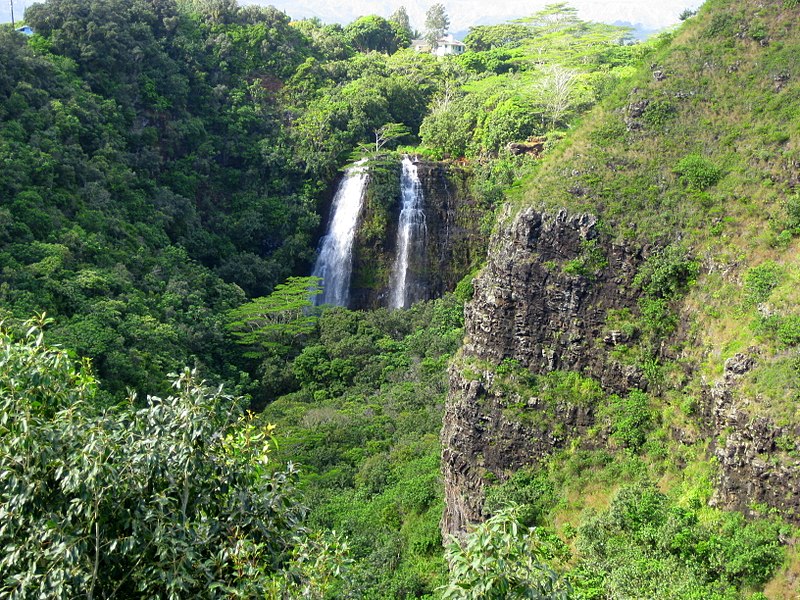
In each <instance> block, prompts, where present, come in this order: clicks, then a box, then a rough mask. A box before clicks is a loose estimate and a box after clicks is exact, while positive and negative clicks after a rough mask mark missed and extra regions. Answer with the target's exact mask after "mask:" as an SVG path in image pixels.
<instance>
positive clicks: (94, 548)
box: [0, 319, 345, 599]
mask: <svg viewBox="0 0 800 600" xmlns="http://www.w3.org/2000/svg"><path fill="white" fill-rule="evenodd" d="M43 321H44V320H43V319H42V320H40V322H39V323H35V322H31V323H29V324H28V326H29V329H28V331H27V333H26V334H25V335H23V336H17V335H15V334H13V333H12V332H11V331H10V330H8V329H6V328H0V523H1V524H2V525H0V546H2V547H3V548H4V553H3V555H2V556H0V572H2V573H3V579H2V580H0V598H32V597H47V598H76V597H79V596H81V597H82V596H84V595H85V596H86V597H87V598H90V599H91V598H95V597H98V598H99V597H111V596H114V597H117V598H140V597H143V596H147V597H160V598H187V597H198V598H203V597H220V596H226V597H232V598H235V597H247V598H250V597H265V596H266V597H277V596H280V595H282V594H283V593H286V590H289V589H292V590H295V592H298V593H305V592H309V590H307V589H305V588H308V587H309V585H311V583H310V581H309V577H310V576H311V575H313V581H314V582H315V583H316V584H319V585H323V584H324V585H327V584H328V583H330V582H331V581H332V580H333V579H334V577H335V575H336V574H337V573H338V572H339V571H340V570H341V567H343V566H344V564H345V559H344V556H343V554H344V547H343V546H342V544H340V543H339V541H338V540H337V539H335V537H334V538H333V539H320V538H314V537H309V536H308V535H307V532H306V531H305V530H304V529H303V528H302V527H301V520H302V518H303V517H304V514H305V508H304V507H303V506H301V505H300V504H299V503H298V500H297V497H296V494H295V491H294V488H293V482H294V480H295V477H296V474H295V470H294V468H293V467H292V466H291V465H289V466H288V467H287V468H277V467H275V466H273V465H271V464H270V462H269V453H270V449H271V442H270V440H271V431H272V428H271V427H266V428H258V427H256V426H255V425H254V424H253V422H252V421H251V420H250V419H249V417H248V416H245V415H244V414H243V412H242V410H241V407H240V403H239V401H238V400H237V399H234V398H232V397H230V396H227V395H225V394H224V393H223V392H222V390H221V389H209V388H207V387H205V385H204V384H203V382H198V381H197V380H196V379H195V375H194V373H193V372H191V371H189V370H188V369H187V370H185V371H184V372H183V373H181V374H180V375H177V376H175V378H174V382H173V388H174V390H175V392H174V395H171V396H169V397H167V398H163V399H162V398H156V397H150V398H148V402H147V407H146V408H143V409H138V410H137V409H134V408H132V404H133V403H132V402H131V406H122V407H116V408H112V409H108V410H106V411H104V412H97V411H96V410H95V409H93V408H92V406H91V402H92V395H93V393H94V391H95V389H96V382H95V380H94V379H93V377H92V375H91V373H90V371H89V366H88V363H84V364H83V365H81V367H80V368H78V367H76V366H75V364H74V363H73V362H72V361H71V360H70V359H69V358H68V356H67V354H66V352H64V351H62V350H59V349H51V348H48V347H46V346H45V345H44V344H43V336H42V332H41V328H40V327H41V325H42V324H43ZM20 338H21V339H20ZM131 400H133V397H132V398H131ZM320 553H323V554H325V555H326V557H325V560H323V561H321V562H322V564H324V565H325V569H322V568H320V567H319V565H318V564H317V563H319V562H320V561H319V560H318V559H319V558H320ZM315 565H316V566H315ZM312 570H313V573H312ZM290 572H291V576H290V577H289V576H288V573H290ZM309 593H310V592H309Z"/></svg>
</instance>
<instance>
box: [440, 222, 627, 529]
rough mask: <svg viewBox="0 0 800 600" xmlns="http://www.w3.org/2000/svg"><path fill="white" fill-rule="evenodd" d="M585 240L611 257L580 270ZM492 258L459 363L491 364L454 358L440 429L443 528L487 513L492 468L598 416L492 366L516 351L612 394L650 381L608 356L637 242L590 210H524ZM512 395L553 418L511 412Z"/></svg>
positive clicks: (560, 441) (527, 456) (518, 356)
mask: <svg viewBox="0 0 800 600" xmlns="http://www.w3.org/2000/svg"><path fill="white" fill-rule="evenodd" d="M587 247H592V248H595V249H599V250H601V251H602V253H603V254H604V256H605V261H604V264H602V265H601V266H599V267H598V268H597V269H589V270H588V272H583V273H581V274H575V270H576V269H574V268H572V269H571V268H570V266H574V265H576V264H583V263H584V262H585V261H584V259H585V254H586V252H587ZM489 256H490V261H489V264H488V266H487V268H486V269H485V271H484V272H483V274H482V275H481V276H480V278H478V280H476V282H475V296H474V299H473V300H472V301H471V302H470V303H469V304H468V305H467V309H466V317H467V320H466V342H465V346H464V348H463V349H462V354H461V357H460V361H461V362H460V364H462V365H464V364H469V363H470V362H472V363H475V364H477V365H480V364H484V365H488V367H489V368H486V369H480V367H479V366H478V367H476V368H470V369H465V368H459V366H458V365H459V362H457V363H456V364H455V365H454V367H453V368H452V369H451V374H450V375H451V377H450V394H449V396H448V401H447V405H446V407H445V415H444V425H443V430H442V445H443V455H442V458H443V460H442V464H443V467H442V468H443V472H444V485H445V499H446V508H445V515H444V518H443V523H442V529H443V532H444V534H445V535H459V534H460V533H462V532H463V531H464V529H465V527H466V525H467V524H468V523H469V522H474V521H477V520H480V519H481V516H482V515H481V507H482V503H483V486H484V482H485V480H486V477H487V476H489V475H488V474H489V473H491V476H490V477H493V478H500V479H503V478H504V477H506V476H507V475H508V474H509V473H510V472H512V471H513V470H516V469H517V468H519V467H520V466H523V465H525V464H531V463H534V462H536V461H537V460H539V459H541V458H542V457H544V456H547V455H548V454H551V453H552V452H553V451H554V450H556V449H558V448H561V447H564V446H565V445H566V444H567V443H568V442H569V440H570V439H571V438H573V437H574V436H576V435H581V434H582V433H584V432H585V431H586V430H587V429H588V428H589V427H591V426H592V425H593V423H594V414H593V412H592V409H591V408H590V407H576V406H570V405H561V406H555V407H552V406H551V407H546V406H542V405H541V404H540V403H539V402H538V401H537V399H536V398H521V399H520V398H515V397H513V395H511V396H509V394H504V393H500V392H495V391H494V390H493V385H492V384H493V374H492V368H490V367H491V366H494V365H499V364H501V363H502V362H503V361H504V360H506V359H512V360H514V361H517V362H518V363H519V364H520V365H522V366H524V367H526V368H527V369H528V370H529V371H531V372H533V373H536V374H541V373H546V372H549V371H553V370H572V371H579V372H581V373H583V374H585V375H587V376H591V377H593V378H595V379H596V380H598V381H599V382H601V384H602V385H603V387H604V388H606V389H608V390H613V391H622V390H626V389H628V388H630V387H636V386H640V385H641V384H642V382H641V376H640V374H639V373H638V372H637V371H636V370H635V369H633V368H631V367H626V366H623V365H620V364H618V363H616V362H614V361H610V360H608V355H607V349H608V344H609V343H613V341H612V342H608V341H606V338H608V337H609V335H608V334H607V332H605V333H604V326H605V324H606V316H607V315H608V312H609V311H610V310H612V309H623V308H632V307H634V306H635V305H636V298H635V294H634V292H633V291H632V290H631V288H632V286H631V280H632V278H633V276H634V274H635V272H636V269H637V266H638V264H639V263H640V261H641V257H640V254H639V252H638V251H636V250H634V249H632V248H629V247H626V246H619V245H613V244H611V243H609V242H608V241H606V240H603V239H602V236H600V234H599V232H598V228H597V219H596V218H595V217H594V216H592V215H588V214H580V215H575V214H570V213H568V212H566V211H563V210H562V211H559V212H556V213H542V212H538V211H536V210H534V209H527V210H525V211H523V212H521V213H520V214H519V215H517V216H516V218H515V219H514V220H513V221H511V222H510V223H509V224H507V225H506V226H505V227H503V228H501V230H500V231H499V232H498V233H497V235H496V236H495V238H494V240H493V243H492V244H491V250H490V253H489ZM612 337H613V336H612ZM467 371H469V375H471V377H470V376H467ZM511 404H513V405H515V406H519V405H520V404H522V405H523V406H524V408H523V412H525V413H527V414H528V415H530V414H531V413H536V412H537V411H538V412H542V411H546V415H543V416H546V418H540V419H537V418H533V419H531V418H518V417H519V415H514V414H511V415H509V411H508V406H509V405H511Z"/></svg>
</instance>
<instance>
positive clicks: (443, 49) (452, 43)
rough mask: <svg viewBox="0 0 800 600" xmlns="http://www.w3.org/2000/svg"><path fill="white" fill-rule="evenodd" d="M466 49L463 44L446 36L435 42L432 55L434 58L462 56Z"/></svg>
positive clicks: (450, 36)
mask: <svg viewBox="0 0 800 600" xmlns="http://www.w3.org/2000/svg"><path fill="white" fill-rule="evenodd" d="M466 49H467V47H466V46H465V45H464V43H463V42H459V41H458V40H457V39H455V38H454V37H453V36H452V35H447V36H445V37H443V38H440V39H439V40H438V41H437V42H436V49H435V50H434V51H433V53H434V54H435V55H436V56H448V55H450V54H464V50H466Z"/></svg>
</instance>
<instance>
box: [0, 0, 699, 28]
mask: <svg viewBox="0 0 800 600" xmlns="http://www.w3.org/2000/svg"><path fill="white" fill-rule="evenodd" d="M436 1H437V0H240V3H242V4H262V5H267V4H272V5H273V6H275V7H276V8H279V9H280V10H282V11H284V12H285V13H287V14H288V15H289V16H290V17H293V18H304V17H319V18H320V19H322V21H324V22H326V23H333V22H336V23H349V22H350V21H353V20H354V19H356V18H357V17H359V16H361V15H367V14H377V15H380V16H382V17H388V16H389V15H391V14H392V13H393V12H394V11H395V10H396V9H397V8H398V7H399V6H401V5H402V6H405V7H406V11H407V12H408V14H409V16H410V17H411V24H412V26H413V27H416V28H417V29H423V26H424V21H425V11H426V10H427V9H428V7H430V5H431V4H434V3H435V2H436ZM438 1H439V2H441V4H443V5H444V6H445V9H446V10H447V14H448V16H449V17H450V24H451V27H450V29H451V31H453V32H459V31H461V32H463V31H466V30H467V29H468V28H469V27H470V25H482V24H491V23H501V22H503V21H506V20H508V19H514V18H518V17H524V16H527V15H530V14H532V13H534V12H536V11H537V10H539V9H540V8H542V7H544V6H545V5H546V4H550V3H552V2H554V1H555V0H491V1H489V2H487V0H438ZM13 2H14V14H15V16H16V17H17V18H18V19H19V18H20V15H21V14H22V12H23V9H24V8H25V7H27V6H30V5H31V4H33V3H34V2H33V0H27V1H26V0H13ZM569 4H571V5H572V6H574V7H575V8H577V9H578V14H579V15H580V17H581V18H583V19H586V20H589V21H600V22H604V23H615V22H625V23H629V24H631V25H639V26H640V27H641V28H643V29H652V30H655V29H662V28H664V27H668V26H670V25H673V24H675V23H677V22H678V21H679V18H678V17H679V15H680V14H681V12H682V11H683V10H684V9H686V8H692V9H694V8H697V7H698V6H699V5H700V4H702V0H571V1H569ZM10 20H11V11H10V0H0V22H8V21H10Z"/></svg>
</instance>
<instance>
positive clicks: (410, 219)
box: [389, 155, 427, 308]
mask: <svg viewBox="0 0 800 600" xmlns="http://www.w3.org/2000/svg"><path fill="white" fill-rule="evenodd" d="M400 191H401V195H402V201H403V205H402V209H401V211H400V223H399V224H398V227H397V245H396V248H397V254H396V257H395V263H394V269H393V271H392V277H391V287H390V296H389V306H390V307H391V308H407V307H408V306H410V305H411V303H412V302H414V301H415V300H419V299H420V294H419V292H418V291H417V290H415V286H414V284H413V282H412V281H410V279H411V278H410V277H409V272H408V271H409V265H410V264H411V263H412V260H413V259H414V258H422V252H423V251H424V249H425V237H426V234H427V228H426V226H425V212H424V211H423V208H422V206H423V195H422V184H421V183H420V181H419V175H418V174H417V165H415V164H414V163H413V161H412V160H411V158H410V157H409V156H408V155H405V156H403V173H402V175H401V177H400Z"/></svg>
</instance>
